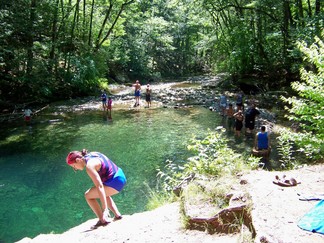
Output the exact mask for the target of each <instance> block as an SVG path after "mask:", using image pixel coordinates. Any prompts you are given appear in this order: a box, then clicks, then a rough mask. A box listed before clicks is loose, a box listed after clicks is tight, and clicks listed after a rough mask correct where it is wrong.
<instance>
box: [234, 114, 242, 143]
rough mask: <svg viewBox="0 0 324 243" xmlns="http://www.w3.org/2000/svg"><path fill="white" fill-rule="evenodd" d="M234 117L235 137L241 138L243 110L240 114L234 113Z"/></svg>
mask: <svg viewBox="0 0 324 243" xmlns="http://www.w3.org/2000/svg"><path fill="white" fill-rule="evenodd" d="M233 116H234V118H235V135H236V136H238V137H240V136H241V130H242V127H243V120H244V114H243V112H242V111H241V110H239V111H238V112H236V113H234V115H233Z"/></svg>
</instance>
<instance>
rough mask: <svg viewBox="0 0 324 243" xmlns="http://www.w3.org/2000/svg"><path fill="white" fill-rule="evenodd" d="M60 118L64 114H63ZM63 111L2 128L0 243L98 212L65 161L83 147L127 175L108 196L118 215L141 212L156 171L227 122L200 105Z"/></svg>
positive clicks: (85, 181) (85, 182)
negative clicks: (119, 188)
mask: <svg viewBox="0 0 324 243" xmlns="http://www.w3.org/2000/svg"><path fill="white" fill-rule="evenodd" d="M61 115H62V114H61ZM112 115H113V117H112V118H113V119H112V120H109V119H107V116H106V115H105V114H104V113H103V112H102V111H99V110H97V111H81V112H74V113H63V115H62V116H60V118H62V117H64V118H63V119H61V120H60V121H59V122H52V123H50V122H48V120H50V119H53V118H54V119H55V118H57V117H52V115H51V114H46V111H45V112H43V113H42V114H40V115H38V116H37V117H35V120H36V121H35V123H34V124H33V125H32V126H30V127H28V126H25V125H24V124H23V123H18V124H13V125H10V126H7V127H3V126H2V127H1V128H0V133H1V137H0V139H1V140H0V153H1V157H0V165H1V170H0V196H1V201H0V210H1V211H0V212H1V215H0V216H1V219H0V242H1V243H2V242H14V241H18V240H20V239H22V238H24V237H30V238H33V237H35V236H37V235H39V234H41V233H43V234H46V233H62V232H64V231H66V230H68V229H69V228H72V227H74V226H77V225H79V224H81V223H83V222H85V221H87V220H88V219H92V218H95V215H94V214H93V212H92V211H91V209H90V208H89V207H88V205H87V203H86V201H85V199H84V192H85V191H86V190H87V189H88V188H89V187H91V186H93V183H92V181H91V180H90V178H89V177H88V176H87V174H86V172H85V171H78V172H77V173H74V172H73V170H72V168H70V167H69V166H67V165H66V163H65V158H66V155H67V153H68V152H69V151H71V150H81V149H82V148H86V149H88V150H89V151H100V152H102V153H104V154H106V155H107V156H108V157H109V158H110V159H111V160H113V161H114V162H115V163H116V164H117V165H118V166H120V167H121V168H122V169H123V170H124V172H125V174H126V177H127V185H126V187H125V188H124V190H123V191H122V192H121V193H120V194H118V195H115V196H114V197H113V198H114V200H115V202H116V204H117V206H118V208H119V210H120V212H121V213H122V214H134V213H137V212H142V211H145V210H146V204H147V202H148V198H147V195H148V194H149V191H150V190H155V189H156V186H157V177H156V175H157V169H163V167H164V166H165V164H166V163H165V162H166V160H172V161H174V162H177V163H184V162H185V161H186V159H187V158H188V157H189V156H190V154H189V152H188V151H187V149H186V145H187V144H188V140H189V139H190V138H191V137H192V136H193V135H196V136H198V137H201V138H202V137H204V136H205V135H206V134H207V132H208V130H215V129H216V128H217V127H219V126H222V125H223V126H225V127H226V122H225V121H226V120H225V119H224V118H222V117H221V116H220V115H219V114H218V113H217V112H212V111H210V110H208V109H206V108H204V107H200V106H194V107H192V108H184V109H173V108H157V109H144V108H141V109H129V110H127V109H126V110H114V111H113V114H112ZM227 135H228V139H229V141H230V146H231V147H232V148H233V149H234V150H236V151H238V150H239V151H240V152H250V150H251V146H252V144H253V139H251V138H246V137H244V136H242V138H240V139H235V138H234V133H233V132H227Z"/></svg>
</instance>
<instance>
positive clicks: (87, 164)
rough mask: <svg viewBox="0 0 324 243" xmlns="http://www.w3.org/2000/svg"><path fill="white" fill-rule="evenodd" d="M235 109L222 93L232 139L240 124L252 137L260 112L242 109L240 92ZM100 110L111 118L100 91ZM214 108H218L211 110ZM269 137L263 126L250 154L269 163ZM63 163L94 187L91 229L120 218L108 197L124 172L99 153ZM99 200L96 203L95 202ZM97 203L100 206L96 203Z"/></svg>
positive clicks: (89, 197)
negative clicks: (81, 172) (83, 174)
mask: <svg viewBox="0 0 324 243" xmlns="http://www.w3.org/2000/svg"><path fill="white" fill-rule="evenodd" d="M133 87H134V96H135V104H134V107H137V106H140V102H141V101H140V99H141V84H140V83H139V81H138V80H136V82H135V83H134V84H133ZM145 97H146V102H147V107H150V106H151V88H150V85H149V84H147V86H146V95H145ZM235 98H236V99H235V105H236V108H234V107H233V104H232V103H229V102H228V98H227V96H226V94H225V93H222V94H221V96H220V98H219V102H218V108H219V110H220V114H221V116H223V117H224V118H227V126H228V129H229V130H232V131H235V136H237V137H240V136H241V131H242V129H243V125H244V126H245V133H246V135H247V136H249V137H253V131H254V129H255V120H256V117H257V116H259V115H260V111H259V110H258V109H257V108H256V105H255V102H254V101H252V102H250V103H249V107H248V108H246V109H245V107H244V95H243V92H239V93H238V94H237V95H236V97H235ZM101 101H102V108H103V110H104V111H107V112H108V114H109V117H110V118H111V109H112V98H111V97H107V94H106V93H105V92H104V91H102V94H101ZM214 108H215V109H217V107H214ZM270 148H271V147H270V138H269V134H268V132H267V131H266V127H265V126H264V125H262V126H261V127H260V131H259V132H257V133H256V135H255V141H254V147H253V149H252V152H253V154H254V155H257V156H262V157H263V158H264V159H265V160H266V161H268V158H269V154H270ZM266 161H265V162H266ZM66 163H67V164H68V165H69V166H70V167H72V168H73V169H74V170H75V171H77V170H84V169H86V172H87V174H88V176H89V177H90V178H91V180H92V181H93V184H94V186H93V187H91V188H90V189H88V190H87V191H86V193H85V198H86V201H87V203H88V205H89V206H90V208H91V209H92V211H93V212H94V213H95V215H96V216H97V217H98V222H97V223H96V225H94V226H93V227H94V228H97V227H99V226H104V225H107V224H108V223H109V222H110V221H111V219H110V214H109V210H110V211H112V212H113V214H114V220H119V219H121V218H122V215H121V214H120V212H119V211H118V208H117V206H116V204H115V203H114V201H113V199H112V198H111V196H113V195H115V194H117V193H119V192H120V191H121V190H122V189H123V188H124V186H125V184H126V177H125V174H124V173H123V170H122V169H121V168H119V167H118V166H117V165H116V164H115V163H114V162H112V161H111V160H110V159H109V158H108V157H107V156H106V155H104V154H102V153H100V152H90V153H89V152H88V151H87V150H85V149H83V150H82V151H72V152H70V153H69V154H68V156H67V157H66ZM98 200H99V201H98ZM99 202H100V204H99Z"/></svg>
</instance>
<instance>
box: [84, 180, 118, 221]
mask: <svg viewBox="0 0 324 243" xmlns="http://www.w3.org/2000/svg"><path fill="white" fill-rule="evenodd" d="M104 187H105V192H106V196H107V197H106V198H107V206H108V208H109V209H110V210H111V211H112V212H113V214H114V215H115V216H116V217H119V216H121V214H120V212H119V210H118V208H117V206H116V204H115V202H114V200H113V199H112V198H111V196H112V195H115V194H117V193H118V191H117V190H115V189H114V188H112V187H108V186H104ZM85 198H86V201H87V203H88V205H89V206H90V208H91V209H92V211H93V212H94V213H95V214H96V215H97V217H98V218H100V217H101V215H102V211H103V210H102V208H101V207H100V204H99V203H98V201H97V199H98V198H99V193H98V190H97V188H96V187H92V188H90V189H89V190H87V191H86V192H85Z"/></svg>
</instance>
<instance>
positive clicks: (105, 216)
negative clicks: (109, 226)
mask: <svg viewBox="0 0 324 243" xmlns="http://www.w3.org/2000/svg"><path fill="white" fill-rule="evenodd" d="M102 218H103V220H104V221H106V222H110V213H109V210H108V208H106V209H105V210H104V211H103V213H102Z"/></svg>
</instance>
